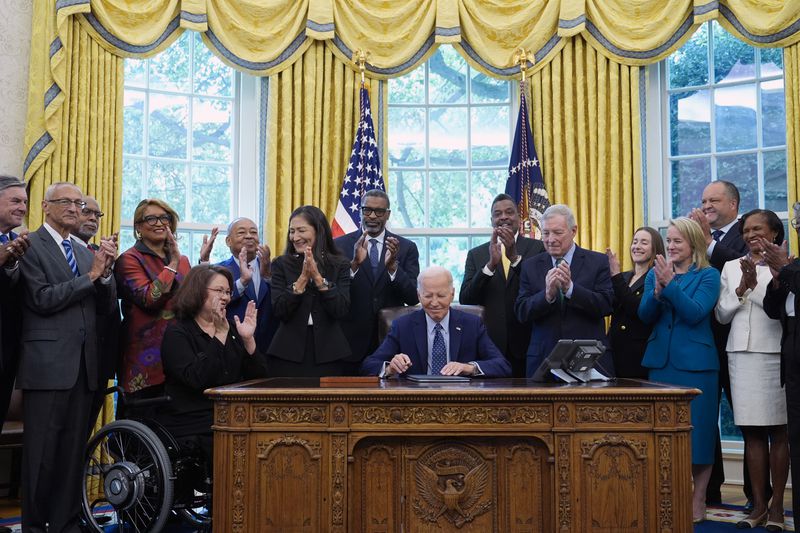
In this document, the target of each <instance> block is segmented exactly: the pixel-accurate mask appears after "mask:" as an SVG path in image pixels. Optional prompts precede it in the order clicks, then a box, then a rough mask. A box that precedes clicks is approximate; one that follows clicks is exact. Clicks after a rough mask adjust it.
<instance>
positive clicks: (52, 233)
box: [43, 222, 80, 246]
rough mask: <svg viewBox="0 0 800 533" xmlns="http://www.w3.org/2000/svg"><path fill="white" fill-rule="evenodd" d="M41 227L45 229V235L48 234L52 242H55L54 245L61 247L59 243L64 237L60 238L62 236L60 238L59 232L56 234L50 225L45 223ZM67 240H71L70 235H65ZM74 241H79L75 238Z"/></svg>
mask: <svg viewBox="0 0 800 533" xmlns="http://www.w3.org/2000/svg"><path fill="white" fill-rule="evenodd" d="M43 226H44V229H46V230H47V233H49V234H50V236H51V237H52V238H53V240H54V241H56V244H58V245H59V246H61V242H62V241H63V240H64V237H62V236H61V234H60V233H59V232H57V231H56V230H55V228H53V226H51V225H50V224H48V223H47V222H45V223H44V224H43ZM67 239H72V234H70V235H67ZM75 240H76V241H80V239H77V238H76V239H75Z"/></svg>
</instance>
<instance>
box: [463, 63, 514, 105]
mask: <svg viewBox="0 0 800 533" xmlns="http://www.w3.org/2000/svg"><path fill="white" fill-rule="evenodd" d="M470 72H471V73H472V79H471V80H470V101H472V102H473V103H484V102H498V103H506V104H507V103H508V102H510V101H511V95H510V88H511V84H510V83H508V82H507V81H504V80H499V79H497V78H490V77H489V76H487V75H486V74H482V73H480V72H478V71H476V70H472V69H470Z"/></svg>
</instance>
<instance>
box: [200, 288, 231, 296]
mask: <svg viewBox="0 0 800 533" xmlns="http://www.w3.org/2000/svg"><path fill="white" fill-rule="evenodd" d="M206 288H207V289H208V290H210V291H214V292H216V293H217V294H219V295H220V296H227V297H229V298H230V296H231V294H233V293H232V292H231V291H230V289H220V288H218V287H206Z"/></svg>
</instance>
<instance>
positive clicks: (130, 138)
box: [120, 32, 240, 264]
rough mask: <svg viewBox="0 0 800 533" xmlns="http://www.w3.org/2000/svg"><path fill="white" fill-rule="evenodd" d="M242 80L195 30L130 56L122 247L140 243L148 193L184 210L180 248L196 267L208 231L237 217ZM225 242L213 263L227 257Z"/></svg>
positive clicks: (126, 76) (126, 83)
mask: <svg viewBox="0 0 800 533" xmlns="http://www.w3.org/2000/svg"><path fill="white" fill-rule="evenodd" d="M239 78H240V76H238V75H236V74H235V73H234V71H233V70H232V69H231V68H229V67H227V66H226V65H224V64H223V63H222V61H220V60H219V59H218V58H217V57H216V56H214V55H213V54H212V53H211V52H210V51H209V50H208V49H207V48H206V46H205V45H204V44H203V42H202V40H201V38H200V35H199V34H198V33H195V32H185V33H184V34H183V35H182V36H181V37H180V38H179V39H178V40H177V41H176V42H175V43H174V44H173V45H172V46H171V47H170V48H169V49H168V50H166V51H164V52H163V53H161V54H159V55H157V56H155V57H153V58H151V59H147V60H134V59H126V60H125V95H124V106H125V110H124V126H123V178H122V232H121V235H120V239H121V243H120V250H126V249H128V248H129V247H130V246H131V245H132V244H133V242H134V237H133V212H134V210H135V208H136V205H137V204H138V203H139V201H141V200H142V199H143V198H150V197H154V198H160V199H162V200H164V201H166V202H167V203H168V204H169V205H170V206H172V208H173V209H175V211H177V213H178V215H179V216H180V219H181V222H180V225H179V231H178V234H179V235H178V241H179V245H180V248H181V252H182V253H183V254H184V255H186V256H188V257H189V259H190V261H191V263H192V264H194V263H196V261H197V258H198V253H199V250H200V244H201V243H202V240H203V235H207V234H208V233H209V231H210V230H211V228H212V227H214V226H225V225H227V224H228V222H230V220H232V219H233V218H234V216H235V214H236V213H235V209H234V206H235V202H234V198H235V194H236V192H237V191H236V189H235V187H236V180H235V179H234V176H235V175H236V172H235V170H236V169H235V167H236V160H237V158H236V157H235V154H236V144H237V138H236V137H237V136H236V132H237V125H236V121H235V117H236V112H235V111H236V110H235V108H236V107H237V100H236V94H237V88H238V83H239ZM220 241H221V239H220V240H218V241H217V243H216V244H217V245H216V246H215V248H214V252H213V254H212V257H211V260H212V261H220V260H222V259H224V258H225V257H227V255H228V250H227V249H226V248H225V246H224V244H222V245H221V242H220Z"/></svg>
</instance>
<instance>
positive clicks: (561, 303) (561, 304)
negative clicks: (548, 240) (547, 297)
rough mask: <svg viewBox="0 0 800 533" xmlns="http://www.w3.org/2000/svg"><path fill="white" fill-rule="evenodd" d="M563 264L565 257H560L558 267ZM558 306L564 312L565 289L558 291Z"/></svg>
mask: <svg viewBox="0 0 800 533" xmlns="http://www.w3.org/2000/svg"><path fill="white" fill-rule="evenodd" d="M563 262H564V258H563V257H559V258H558V259H556V267H558V265H560V264H561V263H563ZM558 305H559V307H561V309H562V310H563V309H564V289H558Z"/></svg>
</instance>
